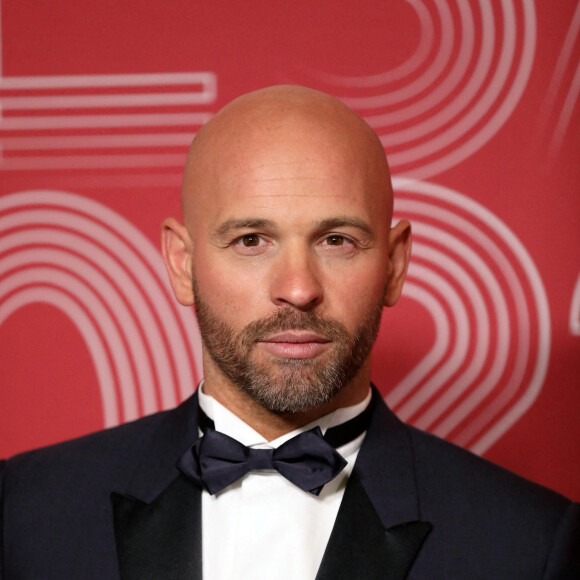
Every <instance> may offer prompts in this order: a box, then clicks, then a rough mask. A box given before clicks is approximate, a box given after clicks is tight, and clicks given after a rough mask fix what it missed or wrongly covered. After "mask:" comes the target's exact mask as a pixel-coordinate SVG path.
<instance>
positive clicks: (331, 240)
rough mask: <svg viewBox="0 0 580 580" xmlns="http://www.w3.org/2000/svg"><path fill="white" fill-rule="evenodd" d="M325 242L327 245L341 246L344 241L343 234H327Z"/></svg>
mask: <svg viewBox="0 0 580 580" xmlns="http://www.w3.org/2000/svg"><path fill="white" fill-rule="evenodd" d="M325 242H326V243H327V244H328V245H329V246H342V245H343V244H344V243H345V242H346V240H345V239H344V237H343V236H328V237H327V238H326V240H325Z"/></svg>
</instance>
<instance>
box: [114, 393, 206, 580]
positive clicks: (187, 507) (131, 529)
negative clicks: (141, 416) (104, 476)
mask: <svg viewBox="0 0 580 580" xmlns="http://www.w3.org/2000/svg"><path fill="white" fill-rule="evenodd" d="M196 439H197V395H194V396H193V397H192V398H190V399H189V400H188V401H186V402H185V403H183V404H182V405H180V406H179V407H178V408H177V409H175V410H173V411H170V412H169V413H168V414H167V415H166V417H165V419H164V421H163V422H162V423H161V425H160V427H159V429H158V430H157V431H156V433H155V434H154V435H153V437H152V438H151V440H150V441H149V442H146V443H145V446H144V451H143V453H142V455H141V458H140V460H139V461H138V464H137V468H136V469H135V470H134V472H133V475H132V477H131V479H130V481H129V483H128V485H127V487H126V489H124V490H122V491H121V492H120V493H119V492H113V493H112V494H111V501H112V504H113V517H114V525H115V537H116V543H117V555H118V559H119V569H120V573H121V578H122V579H123V580H126V579H137V578H138V579H139V580H142V579H143V580H147V579H151V580H153V579H157V578H167V579H171V580H181V579H183V580H185V579H186V578H187V579H188V580H191V579H194V580H201V577H202V568H201V489H200V488H198V487H197V486H195V484H193V483H191V482H190V481H189V480H188V479H186V478H185V477H184V476H183V475H181V473H180V472H179V470H178V469H177V468H176V467H175V465H176V463H177V461H178V459H179V458H180V457H181V455H182V454H183V453H184V452H185V450H186V449H187V448H188V447H190V446H191V445H192V443H193V442H194V441H195V440H196Z"/></svg>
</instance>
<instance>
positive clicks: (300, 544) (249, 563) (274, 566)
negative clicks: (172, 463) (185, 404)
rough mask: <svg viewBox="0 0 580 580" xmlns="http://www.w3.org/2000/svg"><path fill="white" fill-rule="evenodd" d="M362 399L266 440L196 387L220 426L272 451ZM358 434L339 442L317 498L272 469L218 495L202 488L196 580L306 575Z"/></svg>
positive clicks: (312, 570)
mask: <svg viewBox="0 0 580 580" xmlns="http://www.w3.org/2000/svg"><path fill="white" fill-rule="evenodd" d="M370 400H371V391H370V388H369V392H368V395H367V397H366V399H365V400H364V401H363V402H361V403H359V404H357V405H353V406H351V407H344V408H342V409H337V410H336V411H334V412H332V413H329V414H328V415H325V416H324V417H321V418H320V419H318V420H317V421H315V422H314V423H311V424H309V425H305V426H304V427H301V428H300V429H296V430H295V431H292V432H291V433H286V434H285V435H283V436H281V437H278V438H277V439H274V440H273V441H266V440H265V439H264V437H262V436H261V435H260V434H259V433H257V432H256V431H254V429H252V428H251V427H250V426H249V425H248V424H247V423H244V421H242V420H241V419H240V418H238V417H237V416H236V415H234V414H233V413H232V412H231V411H228V409H226V408H225V407H224V406H223V405H221V404H220V403H218V402H217V401H216V400H215V399H214V398H213V397H211V396H209V395H206V394H205V393H203V389H202V388H201V387H200V388H199V404H200V406H201V408H202V409H203V411H204V412H205V413H206V414H207V416H208V417H210V418H211V419H212V420H213V421H214V423H215V429H216V431H221V432H222V433H225V434H226V435H229V436H230V437H233V438H234V439H237V440H238V441H240V442H241V443H243V444H244V445H246V446H248V447H253V448H256V449H267V448H273V449H275V448H277V447H279V446H280V445H282V443H284V442H285V441H287V440H288V439H290V438H292V437H294V436H295V435H298V434H299V433H302V432H303V431H307V430H309V429H312V428H313V427H315V426H319V427H320V429H321V430H322V433H325V432H326V430H327V429H328V428H330V427H334V426H336V425H340V424H341V423H344V422H346V421H348V420H350V419H352V418H353V417H356V416H357V415H358V414H359V413H361V412H362V411H363V410H364V409H365V408H366V407H367V405H368V404H369V402H370ZM364 436H365V433H362V434H361V435H359V436H358V437H357V438H356V439H354V440H353V441H351V442H350V443H347V444H346V445H343V446H342V447H339V448H338V449H337V451H338V452H339V453H340V454H341V455H342V456H343V457H344V458H345V459H346V460H347V462H348V465H347V466H346V467H345V468H344V469H343V470H342V471H341V472H340V473H339V474H338V475H337V476H336V477H335V478H334V479H333V480H332V481H330V482H329V483H327V484H326V485H325V486H324V488H323V489H322V491H321V492H320V495H319V496H315V495H312V494H311V493H308V492H306V491H303V490H301V489H300V488H299V487H297V486H295V485H294V484H292V483H290V482H289V481H288V480H287V479H285V478H284V477H282V476H281V475H280V474H279V473H278V472H277V471H274V470H263V471H253V472H250V473H248V474H247V475H245V476H244V477H243V478H242V479H240V480H238V481H237V482H235V483H233V484H232V485H230V486H228V487H227V488H225V489H224V490H222V491H221V492H219V493H217V494H215V495H213V496H212V495H210V494H209V493H208V492H207V491H205V490H204V491H203V493H202V504H201V505H202V557H203V578H204V580H233V579H235V580H262V579H264V580H266V579H267V580H272V579H274V578H275V579H276V580H291V579H292V580H308V579H314V578H315V576H316V573H317V571H318V568H319V567H320V562H321V561H322V556H323V554H324V550H325V549H326V545H327V543H328V540H329V538H330V533H331V531H332V527H333V525H334V521H335V519H336V515H337V513H338V508H339V507H340V502H341V500H342V496H343V494H344V489H345V486H346V482H347V479H348V477H349V475H350V473H351V472H352V468H353V466H354V462H355V460H356V456H357V454H358V451H359V449H360V446H361V444H362V441H363V439H364Z"/></svg>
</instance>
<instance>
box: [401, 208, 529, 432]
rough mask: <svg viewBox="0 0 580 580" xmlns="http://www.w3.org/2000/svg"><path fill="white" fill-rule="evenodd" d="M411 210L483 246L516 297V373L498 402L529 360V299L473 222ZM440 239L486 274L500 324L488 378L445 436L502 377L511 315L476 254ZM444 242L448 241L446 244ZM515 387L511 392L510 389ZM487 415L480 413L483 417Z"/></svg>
mask: <svg viewBox="0 0 580 580" xmlns="http://www.w3.org/2000/svg"><path fill="white" fill-rule="evenodd" d="M406 206H407V208H408V209H410V208H412V211H414V212H417V213H423V214H425V215H429V216H431V217H435V219H437V220H438V221H439V222H441V223H443V224H445V223H453V225H454V227H455V228H457V229H458V230H460V231H462V232H463V233H465V234H466V235H467V236H468V237H470V238H471V239H472V241H474V242H475V243H476V244H477V245H478V246H479V247H481V248H482V249H483V250H484V251H485V252H486V253H487V254H488V255H489V256H490V257H491V258H492V262H493V263H494V264H496V266H497V267H498V268H499V269H500V271H501V272H502V275H503V276H504V279H505V280H506V281H507V283H508V287H509V288H510V290H511V292H512V295H513V303H514V308H515V309H516V322H517V323H518V326H517V328H518V335H519V336H521V337H523V339H522V340H519V341H518V342H517V344H516V355H515V359H516V360H515V363H514V370H513V372H512V376H511V377H510V379H509V380H508V383H507V387H504V389H503V390H502V395H498V397H496V399H495V400H496V401H498V400H499V399H500V397H501V396H503V393H506V392H512V391H513V385H519V383H518V381H520V382H521V377H522V376H523V373H524V372H525V367H526V364H527V358H528V342H529V341H527V340H526V337H528V335H529V320H528V319H529V316H528V310H527V303H526V297H525V294H524V292H523V289H522V288H521V285H520V283H519V280H518V278H517V276H516V274H515V272H514V271H513V268H512V267H511V265H510V264H509V262H508V261H507V260H506V258H505V256H504V254H503V252H502V251H501V250H500V249H499V248H498V247H497V246H496V244H495V243H494V242H493V241H492V240H490V239H489V238H488V237H487V236H486V235H485V234H484V233H483V232H481V230H480V229H479V228H477V227H476V226H475V225H474V224H473V223H471V222H469V221H467V220H465V219H463V218H462V217H460V216H458V215H456V214H453V213H451V212H449V211H448V210H444V209H441V208H438V207H433V206H432V205H429V204H422V203H421V202H412V201H408V202H407V203H406ZM438 235H439V237H440V241H441V243H445V244H446V245H448V246H449V247H453V248H454V249H455V250H460V251H461V253H463V254H465V257H466V262H468V263H473V264H474V265H477V271H478V272H480V275H481V274H482V273H485V277H484V279H486V280H487V285H489V288H490V295H491V298H492V300H493V302H494V306H495V310H496V312H497V316H496V319H497V322H498V326H499V328H498V333H497V347H496V357H495V358H494V363H493V365H492V368H491V369H490V372H489V373H488V375H487V377H486V378H485V379H484V380H483V381H482V382H481V383H480V384H479V385H478V388H477V389H475V390H474V391H473V392H472V393H471V394H470V395H469V396H468V397H467V398H466V400H465V401H463V402H462V403H461V404H460V405H459V406H458V408H457V409H455V410H454V411H453V412H452V413H451V414H450V415H449V416H448V417H447V418H446V419H445V420H444V421H443V422H442V423H441V424H440V425H439V426H438V427H437V429H436V430H435V433H436V434H437V435H440V436H442V437H444V436H446V435H448V434H449V432H450V431H451V430H452V429H453V428H455V426H456V425H457V424H458V423H459V422H461V421H462V420H463V419H465V417H466V416H467V414H468V413H469V412H471V411H472V410H473V409H474V408H475V407H476V406H477V405H478V404H479V403H480V402H481V401H482V400H483V399H484V398H485V397H486V396H487V395H488V394H490V393H491V391H493V389H494V388H495V386H496V384H497V382H498V381H499V378H500V377H501V374H502V369H503V368H504V367H505V362H506V360H507V352H508V349H509V342H510V341H509V337H510V334H509V324H508V320H509V315H508V309H507V306H505V301H504V298H503V294H502V291H501V289H500V287H499V285H498V284H497V283H496V281H495V278H494V277H493V275H492V274H491V273H488V271H487V267H486V266H485V263H484V262H483V261H482V260H481V259H480V257H479V256H478V255H477V253H475V252H472V251H471V250H469V249H468V248H467V247H466V246H464V244H462V242H461V241H460V240H457V239H455V238H453V237H451V236H449V235H448V234H446V233H445V232H439V234H438ZM444 240H445V241H444ZM510 385H512V389H510V388H509V387H510ZM492 406H494V403H492V404H490V407H492ZM483 414H484V413H480V416H481V415H483ZM476 423H477V421H476V420H474V421H472V422H471V424H470V425H469V426H468V427H467V428H466V430H465V432H464V433H463V434H461V435H460V436H459V439H456V442H458V443H459V444H466V441H464V440H463V439H462V438H463V437H464V436H466V434H467V432H468V431H470V430H471V429H472V428H473V426H474V425H475V424H476Z"/></svg>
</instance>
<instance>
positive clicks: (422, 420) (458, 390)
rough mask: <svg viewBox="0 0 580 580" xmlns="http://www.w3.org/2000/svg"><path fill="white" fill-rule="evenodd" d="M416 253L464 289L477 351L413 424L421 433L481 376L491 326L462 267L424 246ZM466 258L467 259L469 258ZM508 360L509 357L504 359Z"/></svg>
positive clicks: (422, 231)
mask: <svg viewBox="0 0 580 580" xmlns="http://www.w3.org/2000/svg"><path fill="white" fill-rule="evenodd" d="M429 229H431V228H429ZM415 231H416V232H417V233H418V234H419V235H428V234H429V232H428V230H427V228H417V227H416V228H415ZM429 239H431V240H434V239H436V236H433V235H431V236H429ZM417 246H418V247H417ZM454 250H457V248H454ZM413 251H414V253H415V255H417V256H419V257H420V258H421V259H422V260H426V261H427V262H428V263H431V264H433V265H434V266H436V267H438V268H441V269H443V270H444V271H445V272H447V274H448V275H449V276H451V277H452V278H453V279H454V281H455V282H456V283H457V284H458V285H459V286H461V288H463V290H464V292H465V296H466V297H467V300H468V301H469V310H470V311H471V312H472V313H473V316H474V319H475V325H474V326H475V328H474V329H473V331H472V333H471V334H472V335H473V343H474V350H473V354H472V355H471V357H470V362H469V364H468V365H467V368H466V369H465V370H464V371H463V372H462V373H461V374H460V375H459V376H458V377H457V378H454V379H453V381H452V383H451V384H450V385H449V386H448V387H447V388H446V389H445V391H444V392H443V393H442V394H441V395H440V396H439V397H438V398H437V400H436V401H435V402H434V403H433V404H432V405H431V406H430V407H429V408H428V409H427V410H426V411H425V412H424V413H423V414H422V415H421V416H420V417H418V418H417V419H416V421H415V422H414V424H415V425H416V426H417V427H419V428H421V429H429V428H430V427H431V426H432V424H433V423H434V422H435V421H436V420H437V419H439V418H440V416H441V415H442V414H443V413H445V411H446V410H447V409H449V408H450V406H451V405H452V404H453V403H454V402H455V401H456V400H457V399H458V398H459V397H460V396H461V395H462V394H463V393H464V391H465V390H466V389H468V388H469V387H471V386H472V385H473V384H474V382H475V380H476V378H477V377H478V375H479V374H480V372H481V370H482V368H483V366H484V364H485V361H486V358H487V356H488V352H489V346H490V345H489V342H490V323H489V315H488V313H487V310H486V306H485V301H484V300H483V296H482V295H481V292H480V291H479V288H478V287H477V285H476V284H475V283H474V281H473V279H472V278H471V276H470V275H469V274H468V272H467V271H466V270H465V269H464V267H463V266H461V265H460V264H458V263H457V262H456V261H455V260H454V259H452V258H450V257H449V256H447V255H445V254H443V253H442V252H440V251H438V250H435V249H433V248H430V247H428V246H426V245H423V244H414V247H413ZM464 257H465V258H467V256H464ZM497 350H498V351H499V349H497ZM498 354H499V355H500V356H498ZM505 358H507V357H505V355H504V359H505ZM495 360H496V361H498V360H501V354H500V353H499V352H496V357H495ZM504 365H505V362H504Z"/></svg>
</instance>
